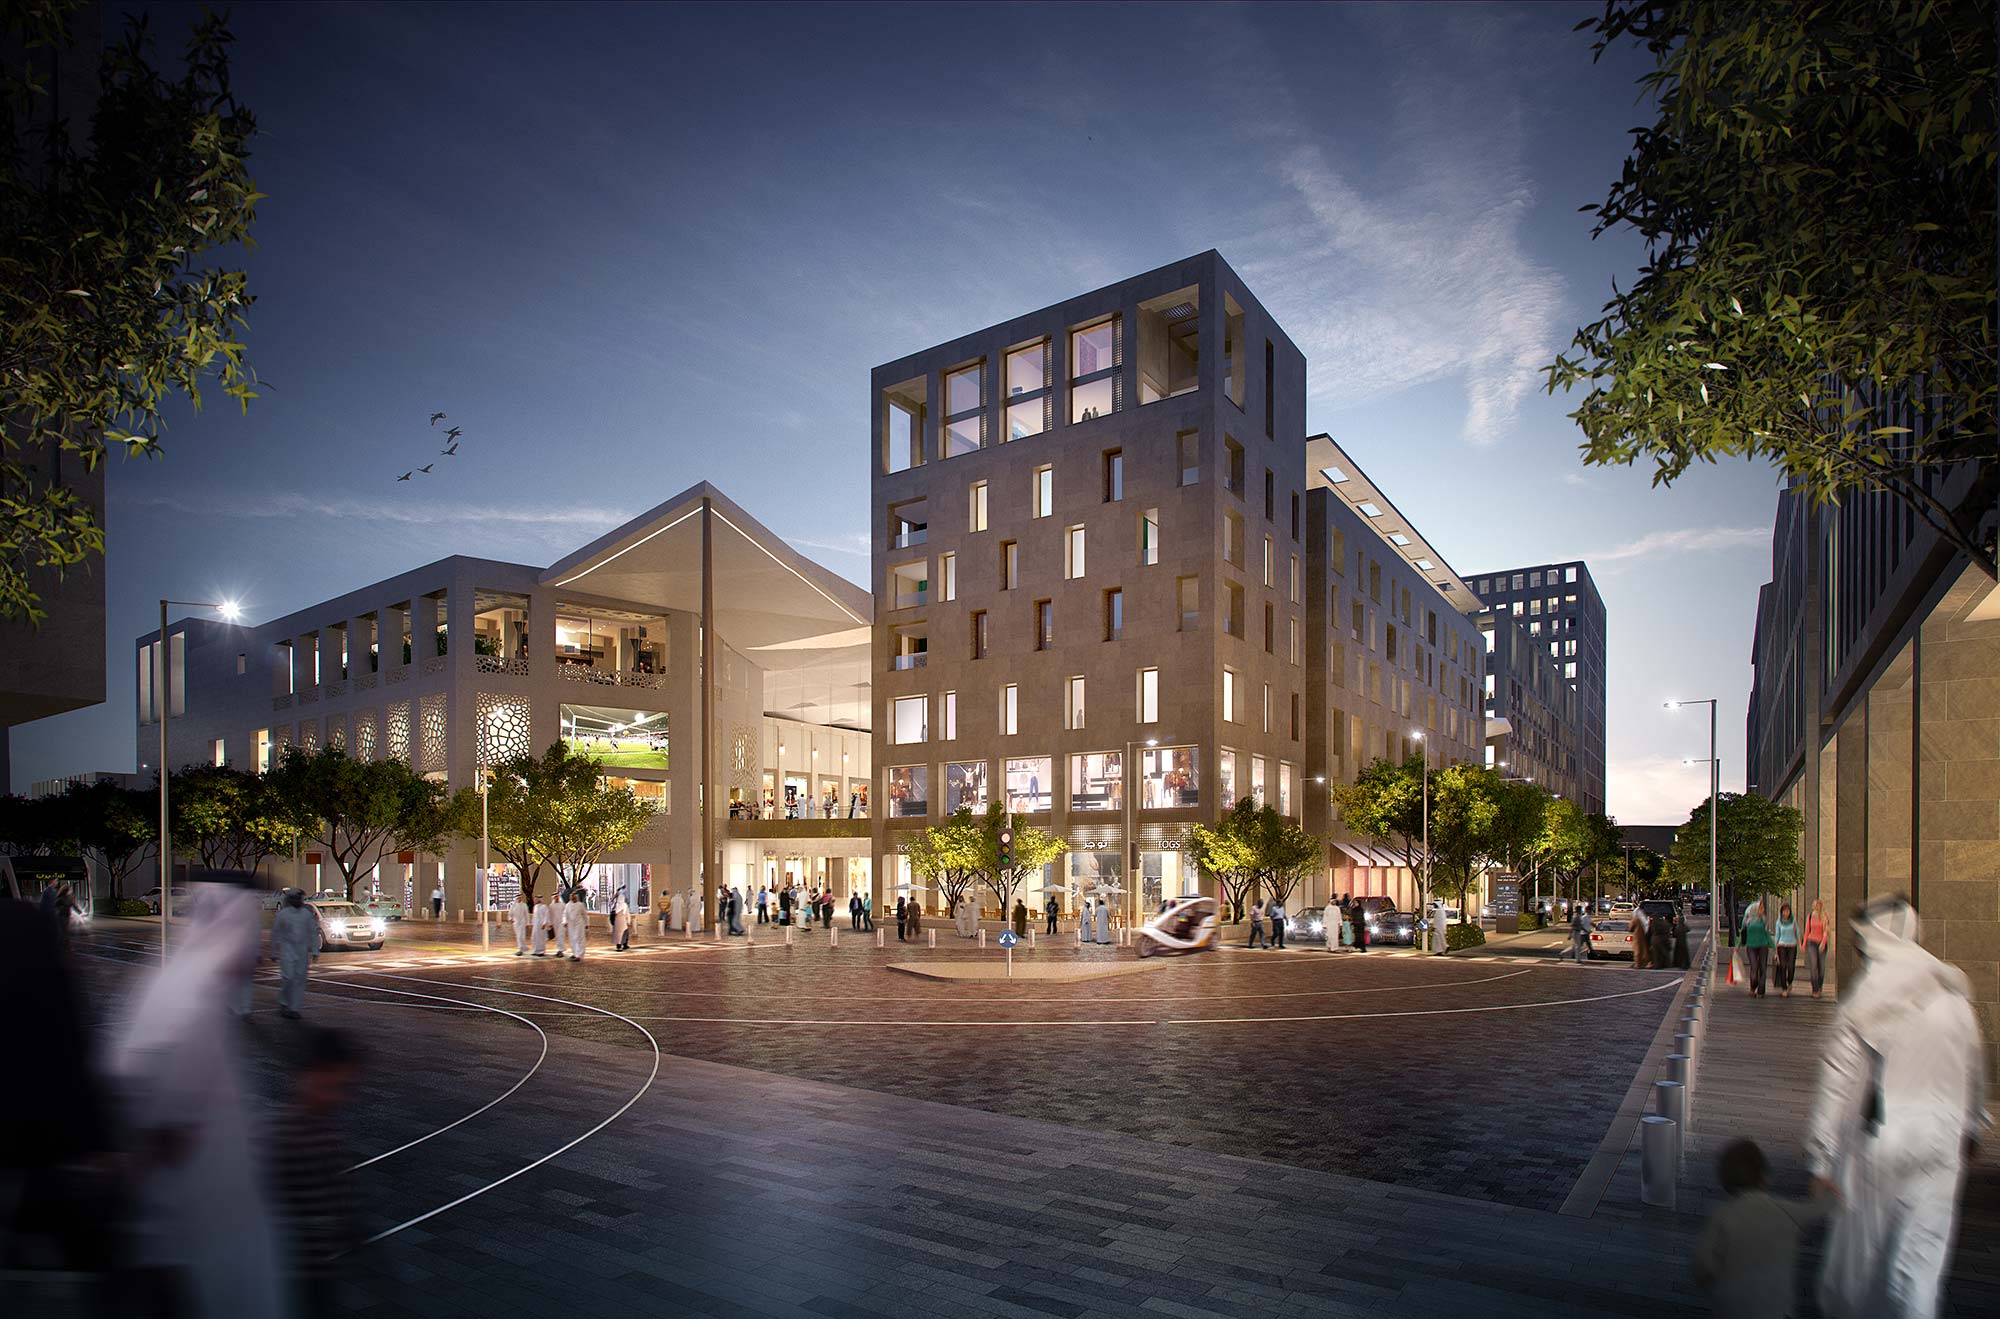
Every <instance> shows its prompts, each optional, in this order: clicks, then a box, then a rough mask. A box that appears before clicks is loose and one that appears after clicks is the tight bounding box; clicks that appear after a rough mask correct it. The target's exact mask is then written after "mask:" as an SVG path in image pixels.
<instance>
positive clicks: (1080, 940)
mask: <svg viewBox="0 0 2000 1319" xmlns="http://www.w3.org/2000/svg"><path fill="white" fill-rule="evenodd" d="M1076 946H1077V947H1079V948H1081V947H1083V927H1082V926H1081V925H1079V926H1077V927H1076Z"/></svg>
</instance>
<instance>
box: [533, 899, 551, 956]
mask: <svg viewBox="0 0 2000 1319" xmlns="http://www.w3.org/2000/svg"><path fill="white" fill-rule="evenodd" d="M555 919H556V918H555V914H554V913H553V912H551V911H550V910H549V900H548V898H547V897H546V896H544V897H541V898H538V899H536V900H535V912H534V915H533V916H532V917H530V920H531V921H532V922H533V925H534V930H533V936H534V937H533V943H534V955H535V956H536V957H547V956H548V955H549V954H548V946H549V927H550V926H552V925H554V924H555Z"/></svg>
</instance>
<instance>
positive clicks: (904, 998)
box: [342, 966, 1539, 1021]
mask: <svg viewBox="0 0 2000 1319" xmlns="http://www.w3.org/2000/svg"><path fill="white" fill-rule="evenodd" d="M342 969H348V970H363V969H365V968H362V967H352V968H342ZM1538 969H1539V968H1537V967H1532V966H1531V967H1526V968H1523V969H1522V970H1519V971H1504V972H1502V973H1501V974H1499V975H1493V976H1474V977H1471V978H1469V979H1465V980H1440V981H1436V982H1434V983H1432V984H1423V985H1367V986H1363V987H1360V988H1355V989H1286V990H1273V991H1271V992H1269V993H1261V994H1107V995H1104V996H1103V997H1101V998H1096V999H1092V1000H1090V1001H1089V1002H1088V1003H1085V1004H1081V1005H1080V1006H1092V1007H1095V1006H1102V1005H1103V1004H1107V1003H1211V1002H1220V1001H1223V1000H1226V999H1239V998H1332V997H1335V996H1336V995H1341V994H1386V993H1390V992H1392V991H1395V990H1418V989H1456V988H1459V987H1460V986H1463V985H1485V984H1491V983H1492V982H1493V981H1495V980H1512V979H1513V978H1514V977H1515V976H1524V975H1527V974H1528V973H1529V972H1531V971H1535V970H1538ZM466 979H467V980H476V981H479V982H481V983H482V984H492V985H530V984H534V983H536V982H535V981H532V980H511V979H505V978H502V977H498V976H467V977H466ZM454 983H457V982H454ZM939 983H944V982H939ZM960 983H965V984H979V983H991V982H980V981H963V982H960ZM463 987H464V988H467V989H470V988H472V986H470V985H466V986H463ZM618 992H619V993H621V994H643V995H645V996H646V997H648V998H781V999H792V1000H795V1001H797V1000H803V1001H805V1002H815V1001H819V1000H821V999H835V1000H838V1001H840V1002H843V1003H936V1002H937V1001H938V999H937V997H936V996H935V995H922V994H813V995H804V994H786V993H771V992H762V991H759V992H743V993H731V992H729V991H727V990H715V989H624V988H620V989H619V990H618ZM966 1002H967V1003H968V1004H979V1005H983V1004H987V1003H1077V1002H1078V1000H1077V999H1075V998H1048V997H1039V998H1019V997H1017V998H980V999H967V1000H966ZM644 1020H646V1021H707V1020H711V1018H706V1017H646V1018H644ZM715 1020H722V1019H721V1018H715Z"/></svg>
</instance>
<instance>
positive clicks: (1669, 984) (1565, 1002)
mask: <svg viewBox="0 0 2000 1319" xmlns="http://www.w3.org/2000/svg"><path fill="white" fill-rule="evenodd" d="M1683 979H1685V977H1683V976H1675V977H1674V978H1673V979H1672V980H1662V981H1661V982H1660V983H1659V984H1657V985H1651V986H1648V987H1647V988H1645V989H1628V990H1626V991H1625V992H1624V993H1622V994H1597V995H1594V996H1592V997H1590V998H1552V999H1546V1000H1544V1001H1542V1002H1539V1003H1494V1004H1489V1005H1487V1006H1485V1007H1477V1008H1409V1009H1406V1010H1404V1011H1401V1012H1344V1013H1335V1014H1329V1015H1325V1016H1313V1017H1183V1018H1177V1019H1175V1020H1171V1021H1167V1022H1163V1023H1162V1024H1163V1025H1167V1026H1216V1025H1252V1024H1261V1023H1264V1022H1282V1021H1353V1020H1356V1019H1359V1018H1363V1017H1448V1016H1453V1015H1456V1014H1458V1013H1465V1012H1521V1011H1525V1010H1526V1009H1528V1008H1560V1007H1569V1006H1571V1005H1573V1004H1577V1003H1606V1002H1609V1001H1610V1000H1612V999H1614V998H1632V997H1634V996H1636V995H1639V994H1657V993H1659V992H1660V991H1661V990H1663V989H1672V988H1673V987H1674V986H1675V985H1678V984H1679V983H1680V982H1681V981H1682V980H1683Z"/></svg>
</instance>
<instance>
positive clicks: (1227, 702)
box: [1222, 669, 1236, 724]
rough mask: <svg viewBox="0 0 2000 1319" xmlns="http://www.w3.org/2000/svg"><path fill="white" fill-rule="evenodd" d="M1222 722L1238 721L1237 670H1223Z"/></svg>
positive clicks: (1231, 722)
mask: <svg viewBox="0 0 2000 1319" xmlns="http://www.w3.org/2000/svg"><path fill="white" fill-rule="evenodd" d="M1222 722H1223V723H1225V724H1233V723H1235V722H1236V670H1234V669H1224V670H1223V671H1222Z"/></svg>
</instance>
